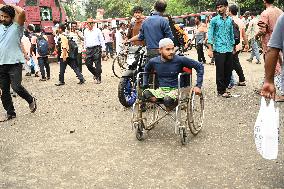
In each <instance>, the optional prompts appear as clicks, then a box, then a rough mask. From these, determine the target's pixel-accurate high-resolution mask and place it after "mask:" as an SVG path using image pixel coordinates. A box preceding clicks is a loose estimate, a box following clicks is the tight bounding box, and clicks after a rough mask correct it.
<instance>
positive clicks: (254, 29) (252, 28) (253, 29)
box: [247, 12, 260, 64]
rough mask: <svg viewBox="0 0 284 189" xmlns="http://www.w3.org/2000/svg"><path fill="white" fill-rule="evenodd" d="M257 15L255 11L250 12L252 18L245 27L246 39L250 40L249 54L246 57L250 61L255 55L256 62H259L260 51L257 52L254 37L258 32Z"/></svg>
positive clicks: (257, 48) (257, 47)
mask: <svg viewBox="0 0 284 189" xmlns="http://www.w3.org/2000/svg"><path fill="white" fill-rule="evenodd" d="M258 20H259V18H258V16H257V13H256V12H252V19H251V21H250V22H249V26H248V29H247V36H248V40H249V41H250V45H251V56H250V58H249V59H247V61H248V62H252V61H253V58H254V57H255V58H256V60H257V62H256V64H260V53H259V46H258V43H257V40H256V39H255V35H256V34H257V33H258V32H259V27H258V25H257V23H258Z"/></svg>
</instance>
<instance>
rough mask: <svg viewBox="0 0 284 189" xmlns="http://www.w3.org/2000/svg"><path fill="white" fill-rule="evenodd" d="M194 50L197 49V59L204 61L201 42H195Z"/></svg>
mask: <svg viewBox="0 0 284 189" xmlns="http://www.w3.org/2000/svg"><path fill="white" fill-rule="evenodd" d="M196 50H197V55H198V61H199V62H203V63H206V59H205V56H204V51H203V44H202V43H200V44H197V47H196Z"/></svg>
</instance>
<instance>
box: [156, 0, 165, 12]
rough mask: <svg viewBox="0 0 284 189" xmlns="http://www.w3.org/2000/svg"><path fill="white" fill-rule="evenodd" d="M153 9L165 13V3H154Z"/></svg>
mask: <svg viewBox="0 0 284 189" xmlns="http://www.w3.org/2000/svg"><path fill="white" fill-rule="evenodd" d="M154 8H155V10H156V11H158V12H165V11H166V8H167V2H166V1H164V0H158V1H156V3H155V5H154Z"/></svg>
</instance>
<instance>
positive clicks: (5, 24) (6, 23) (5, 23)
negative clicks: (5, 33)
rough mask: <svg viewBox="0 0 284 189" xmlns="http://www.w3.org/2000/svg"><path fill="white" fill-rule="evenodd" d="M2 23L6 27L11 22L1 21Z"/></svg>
mask: <svg viewBox="0 0 284 189" xmlns="http://www.w3.org/2000/svg"><path fill="white" fill-rule="evenodd" d="M2 24H3V25H4V26H6V27H7V26H10V25H11V24H12V22H5V21H2Z"/></svg>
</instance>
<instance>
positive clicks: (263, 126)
mask: <svg viewBox="0 0 284 189" xmlns="http://www.w3.org/2000/svg"><path fill="white" fill-rule="evenodd" d="M254 137H255V145H256V149H257V151H258V152H259V153H260V155H261V156H262V157H263V158H265V159H269V160H272V159H277V155H278V138H279V108H275V106H274V101H273V100H271V101H270V103H269V105H268V106H267V104H266V101H265V99H264V97H262V99H261V105H260V110H259V113H258V116H257V119H256V122H255V125H254Z"/></svg>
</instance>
